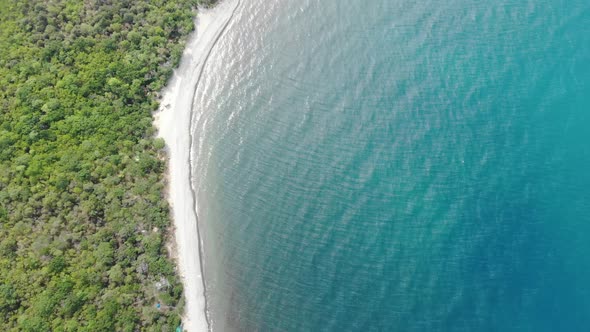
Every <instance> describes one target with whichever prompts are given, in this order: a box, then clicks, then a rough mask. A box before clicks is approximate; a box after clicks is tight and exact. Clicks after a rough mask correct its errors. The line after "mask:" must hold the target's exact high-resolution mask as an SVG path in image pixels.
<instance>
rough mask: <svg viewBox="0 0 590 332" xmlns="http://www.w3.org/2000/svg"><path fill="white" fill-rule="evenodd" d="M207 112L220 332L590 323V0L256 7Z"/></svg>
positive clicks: (203, 173) (202, 197)
mask: <svg viewBox="0 0 590 332" xmlns="http://www.w3.org/2000/svg"><path fill="white" fill-rule="evenodd" d="M193 106H194V113H193V119H192V132H193V137H194V141H193V148H192V152H193V155H192V159H193V165H192V167H193V174H194V177H193V183H194V186H195V190H196V194H197V204H198V217H199V226H200V232H201V237H202V240H203V245H204V252H203V254H204V265H205V267H204V268H205V271H204V272H205V280H206V288H207V290H206V291H207V295H208V305H209V311H210V314H211V322H212V327H213V330H214V331H227V330H247V331H253V330H260V331H317V330H320V331H323V330H331V331H355V330H356V331H367V330H375V331H377V330H394V331H441V330H444V331H558V330H561V331H576V330H580V329H584V328H587V327H588V326H590V315H589V314H588V313H590V284H589V283H588V280H590V259H588V257H590V190H589V189H588V188H590V173H589V172H588V166H589V165H590V144H589V142H590V130H588V128H589V126H590V3H588V2H587V1H557V0H537V1H510V0H500V1H495V2H493V3H480V2H474V1H466V0H452V1H446V2H440V1H422V2H420V3H416V2H415V1H405V0H401V1H399V0H393V1H389V0H388V1H386V0H373V1H360V0H351V1H347V2H343V1H338V0H323V1H311V0H303V1H301V0H298V1H295V0H283V1H262V0H248V1H242V3H241V4H240V7H239V8H238V10H237V12H236V15H235V17H233V18H232V20H231V22H230V24H229V26H228V28H227V30H226V31H225V32H224V34H223V36H222V37H221V38H220V40H219V41H218V43H217V44H216V45H215V47H214V48H213V50H212V53H211V56H210V58H209V59H208V62H207V64H206V66H205V67H204V71H203V76H202V78H201V81H200V83H199V86H198V89H197V91H196V94H195V100H194V105H193Z"/></svg>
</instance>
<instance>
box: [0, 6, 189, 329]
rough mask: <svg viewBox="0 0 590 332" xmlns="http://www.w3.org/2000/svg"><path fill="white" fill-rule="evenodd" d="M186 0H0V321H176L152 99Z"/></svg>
mask: <svg viewBox="0 0 590 332" xmlns="http://www.w3.org/2000/svg"><path fill="white" fill-rule="evenodd" d="M197 2H198V0H155V1H132V0H85V1H80V0H0V330H2V331H93V332H94V331H115V330H116V331H137V330H145V331H166V330H167V331H174V330H175V329H176V327H177V326H178V325H179V324H180V314H181V312H182V310H183V307H182V300H181V298H182V287H181V284H180V282H179V279H178V276H177V275H176V272H175V268H174V264H173V262H172V260H171V259H170V257H169V254H168V253H167V250H166V246H165V245H166V241H167V238H168V236H169V235H168V234H170V230H168V227H169V225H170V221H169V214H168V205H167V202H166V201H165V199H164V198H163V191H164V182H163V171H164V168H165V156H164V155H163V151H162V148H163V145H164V144H163V142H162V141H161V140H159V139H154V128H153V127H152V112H153V111H154V110H156V108H157V106H158V104H157V98H158V96H157V95H158V90H160V89H161V88H162V87H163V86H164V85H165V82H166V80H167V79H168V78H169V77H170V75H171V73H172V69H173V68H174V67H175V66H176V65H177V63H178V61H179V59H180V56H181V53H182V50H183V41H184V39H185V38H186V36H187V35H188V33H189V32H190V31H191V30H192V29H193V20H192V19H193V15H194V9H195V8H196V5H197ZM158 304H159V305H160V307H159V308H158V307H157V305H158Z"/></svg>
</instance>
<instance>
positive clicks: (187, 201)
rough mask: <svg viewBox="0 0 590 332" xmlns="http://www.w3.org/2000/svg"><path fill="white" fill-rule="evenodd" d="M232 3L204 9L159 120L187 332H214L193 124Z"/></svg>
mask: <svg viewBox="0 0 590 332" xmlns="http://www.w3.org/2000/svg"><path fill="white" fill-rule="evenodd" d="M237 1H238V0H226V1H223V2H221V3H219V4H218V5H216V6H215V7H214V8H212V9H201V10H199V13H198V15H197V18H196V20H195V25H196V29H195V31H194V32H193V33H192V34H191V36H190V37H189V40H188V42H187V45H186V48H185V51H184V54H183V55H182V59H181V61H180V66H179V68H178V69H176V70H175V71H174V74H173V76H172V78H171V79H170V81H169V82H168V84H167V86H166V88H165V89H164V90H163V92H162V100H161V103H160V109H159V110H158V111H157V112H155V114H154V125H155V126H156V128H157V129H158V136H159V137H162V138H163V139H164V140H165V141H166V149H167V153H168V158H169V160H168V174H167V178H168V200H169V203H170V206H171V213H172V218H173V220H174V231H175V240H176V246H175V248H176V252H175V256H176V258H177V264H178V271H179V274H180V277H181V279H182V282H183V285H184V297H185V301H186V305H185V312H184V316H183V319H182V321H183V328H184V329H185V330H187V331H207V330H208V329H209V326H208V320H207V313H206V298H205V291H204V287H203V286H204V283H203V276H202V271H201V261H200V251H199V249H200V246H199V243H200V238H199V234H198V228H197V218H196V216H197V214H196V210H195V209H196V207H195V204H194V202H195V201H194V197H193V192H192V190H191V182H192V179H191V178H190V177H191V171H190V167H191V165H190V147H191V143H192V142H191V141H190V134H189V130H190V123H191V106H192V104H193V99H194V93H195V87H196V85H197V83H198V79H199V74H200V72H201V70H202V67H203V65H204V63H205V62H206V60H207V56H208V53H209V50H210V49H211V48H212V47H213V46H214V45H215V42H216V40H217V39H218V37H219V35H220V33H222V32H223V29H224V26H225V25H226V24H227V22H228V20H229V19H230V18H231V15H232V13H233V11H234V9H235V8H236V5H237V4H238V2H237Z"/></svg>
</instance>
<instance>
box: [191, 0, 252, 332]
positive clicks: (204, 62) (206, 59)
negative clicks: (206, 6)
mask: <svg viewBox="0 0 590 332" xmlns="http://www.w3.org/2000/svg"><path fill="white" fill-rule="evenodd" d="M241 2H242V0H238V1H237V3H236V5H235V7H234V8H233V10H232V12H231V14H230V16H229V17H228V18H227V21H226V22H225V23H224V25H223V26H222V27H221V29H220V30H219V31H218V32H217V36H215V38H214V39H213V42H212V43H211V47H210V48H209V50H208V51H207V54H206V55H205V58H204V59H203V61H202V62H201V63H200V65H201V68H200V69H199V75H198V76H197V81H196V82H195V86H194V87H193V90H192V91H193V93H192V96H191V107H190V111H189V118H190V119H191V123H190V125H189V133H188V134H189V140H190V141H189V153H188V160H187V163H188V168H189V172H188V176H189V179H188V181H189V183H190V188H191V196H192V203H193V213H194V215H195V218H194V220H195V228H196V231H197V237H198V241H199V245H198V247H199V265H200V268H201V281H202V282H203V298H204V299H205V320H206V321H207V330H208V331H212V330H213V326H212V325H211V318H210V317H209V304H208V300H207V287H206V281H205V274H204V271H205V270H204V268H203V267H204V263H203V240H202V238H201V233H200V232H199V215H198V213H197V193H196V190H195V186H194V184H193V181H192V179H193V168H192V157H191V156H192V153H193V143H194V140H193V136H194V135H193V123H192V119H193V115H194V108H195V103H194V101H195V95H196V93H197V89H198V87H199V83H200V82H201V77H202V76H203V71H204V70H205V65H206V64H207V61H208V60H209V57H210V56H211V53H212V52H213V49H214V48H215V46H216V45H217V43H218V42H219V40H220V39H221V37H222V36H223V35H224V33H225V31H226V30H227V27H228V26H229V24H230V23H231V21H232V19H233V18H234V16H235V14H236V12H237V10H238V7H239V6H240V4H241Z"/></svg>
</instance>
